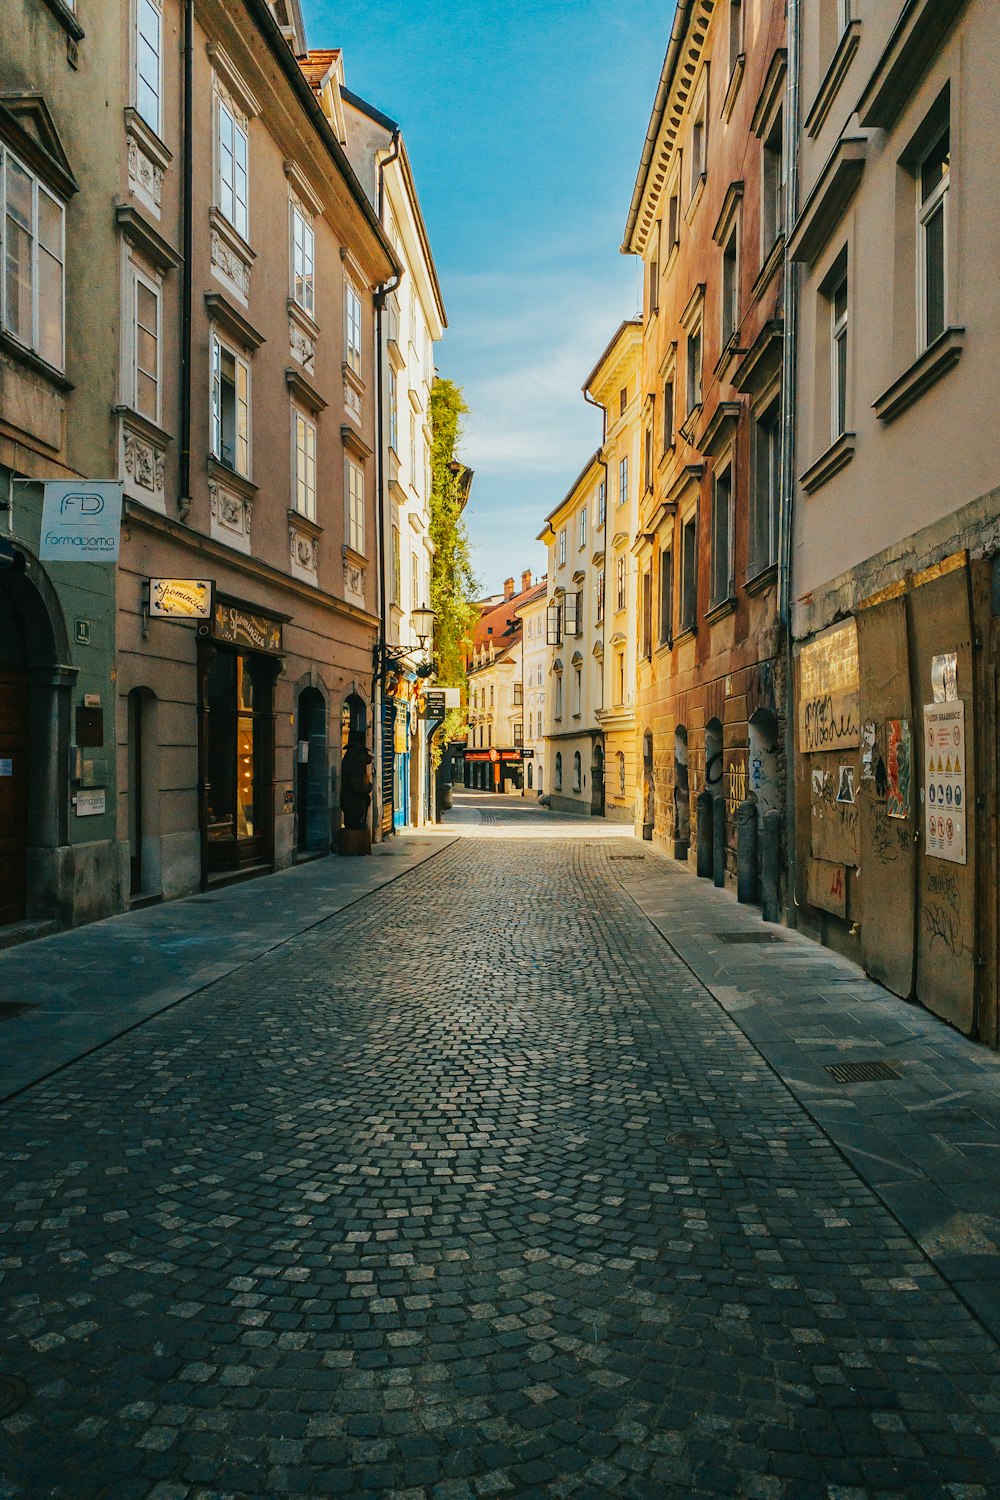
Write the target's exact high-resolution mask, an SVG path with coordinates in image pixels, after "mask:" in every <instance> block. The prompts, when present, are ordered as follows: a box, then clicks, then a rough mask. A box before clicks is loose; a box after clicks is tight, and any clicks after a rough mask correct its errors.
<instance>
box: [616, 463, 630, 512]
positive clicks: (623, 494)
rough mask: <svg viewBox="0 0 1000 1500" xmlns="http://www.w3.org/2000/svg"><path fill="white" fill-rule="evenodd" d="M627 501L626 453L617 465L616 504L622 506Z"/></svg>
mask: <svg viewBox="0 0 1000 1500" xmlns="http://www.w3.org/2000/svg"><path fill="white" fill-rule="evenodd" d="M627 499H628V454H627V453H626V454H625V455H624V457H623V458H622V461H621V463H620V464H619V465H618V504H619V505H624V504H625V502H626V500H627Z"/></svg>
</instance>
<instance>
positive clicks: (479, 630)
mask: <svg viewBox="0 0 1000 1500" xmlns="http://www.w3.org/2000/svg"><path fill="white" fill-rule="evenodd" d="M540 587H542V585H541V584H537V583H533V584H532V586H531V588H530V589H522V590H521V591H520V592H519V593H517V594H512V595H511V597H510V598H509V599H503V598H501V599H499V600H497V601H496V602H495V603H493V604H489V603H487V604H486V606H485V607H484V608H483V610H482V613H481V614H480V616H479V619H478V620H477V621H476V624H475V628H474V630H473V632H472V651H479V650H481V649H482V647H483V646H488V645H489V643H490V641H492V642H493V644H494V646H496V647H497V648H498V649H500V647H501V643H502V645H503V649H506V648H507V646H510V645H513V644H514V643H515V642H516V640H517V639H518V638H519V637H520V634H521V622H520V620H519V619H518V618H517V611H518V608H519V606H520V605H522V604H526V603H527V602H528V601H529V600H530V599H531V598H532V597H533V596H534V595H535V594H536V593H537V591H538V589H539V588H540ZM470 654H471V653H470Z"/></svg>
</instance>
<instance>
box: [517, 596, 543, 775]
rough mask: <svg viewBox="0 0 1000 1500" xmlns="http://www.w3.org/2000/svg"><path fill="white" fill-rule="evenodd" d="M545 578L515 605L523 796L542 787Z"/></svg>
mask: <svg viewBox="0 0 1000 1500" xmlns="http://www.w3.org/2000/svg"><path fill="white" fill-rule="evenodd" d="M547 607H548V580H547V579H546V578H541V579H540V580H539V582H538V583H537V584H536V585H535V586H534V588H533V589H532V590H531V592H530V593H529V594H528V596H527V597H526V599H525V602H524V603H523V604H520V605H518V608H517V614H518V618H519V619H520V621H521V647H520V661H521V683H522V692H523V698H524V703H523V711H522V723H523V733H522V740H523V755H524V793H525V796H539V797H540V796H542V795H543V793H544V792H545V789H546V754H545V694H546V690H547V687H548V680H547V679H548V666H549V648H548V644H547V642H546V638H545V616H546V609H547Z"/></svg>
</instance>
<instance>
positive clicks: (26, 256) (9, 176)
mask: <svg viewBox="0 0 1000 1500" xmlns="http://www.w3.org/2000/svg"><path fill="white" fill-rule="evenodd" d="M0 167H2V170H3V175H2V178H0V196H2V200H3V202H2V216H0V225H2V228H3V237H4V242H5V243H4V253H3V256H2V258H0V278H2V282H3V297H2V303H0V322H2V324H3V327H4V330H5V331H6V332H7V333H9V334H10V335H11V336H12V337H13V338H15V339H16V340H17V342H18V343H19V344H23V345H24V346H25V348H26V349H31V350H33V351H34V352H35V353H36V354H38V355H39V356H40V357H41V358H42V359H44V360H45V361H46V363H47V364H50V365H52V366H53V367H54V368H55V369H57V370H61V369H62V368H63V363H64V358H65V355H64V349H63V330H64V316H65V312H64V307H63V265H64V260H65V249H64V239H65V216H64V210H63V205H62V203H61V202H60V201H59V199H58V198H56V197H54V196H53V194H52V193H50V192H49V191H48V189H47V188H45V187H43V186H42V183H41V182H40V181H39V180H38V178H37V177H36V176H35V175H34V173H32V172H29V171H28V170H27V168H26V167H23V166H22V165H21V163H20V162H19V161H18V159H17V157H16V156H14V154H13V153H12V152H10V151H6V150H4V149H3V148H2V147H0Z"/></svg>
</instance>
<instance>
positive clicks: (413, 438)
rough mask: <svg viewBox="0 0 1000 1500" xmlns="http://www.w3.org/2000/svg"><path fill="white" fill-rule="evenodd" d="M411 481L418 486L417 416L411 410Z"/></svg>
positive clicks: (414, 486)
mask: <svg viewBox="0 0 1000 1500" xmlns="http://www.w3.org/2000/svg"><path fill="white" fill-rule="evenodd" d="M410 483H411V484H412V485H413V488H414V489H416V487H417V417H416V413H415V412H412V411H411V412H410Z"/></svg>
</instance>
